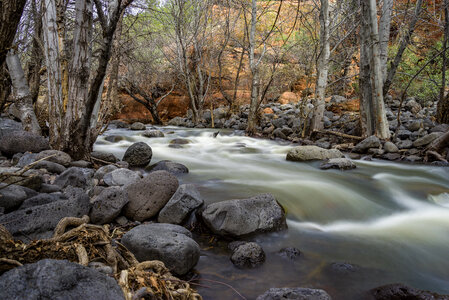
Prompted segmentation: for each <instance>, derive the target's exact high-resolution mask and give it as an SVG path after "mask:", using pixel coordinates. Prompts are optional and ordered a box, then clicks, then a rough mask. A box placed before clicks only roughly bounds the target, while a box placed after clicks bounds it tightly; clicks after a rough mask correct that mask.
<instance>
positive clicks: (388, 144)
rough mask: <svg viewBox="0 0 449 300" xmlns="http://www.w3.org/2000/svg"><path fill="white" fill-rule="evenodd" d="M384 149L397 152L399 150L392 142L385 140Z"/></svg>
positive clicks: (387, 151) (388, 151)
mask: <svg viewBox="0 0 449 300" xmlns="http://www.w3.org/2000/svg"><path fill="white" fill-rule="evenodd" d="M384 150H385V152H386V153H397V152H399V148H398V146H396V145H395V144H394V143H392V142H385V144H384Z"/></svg>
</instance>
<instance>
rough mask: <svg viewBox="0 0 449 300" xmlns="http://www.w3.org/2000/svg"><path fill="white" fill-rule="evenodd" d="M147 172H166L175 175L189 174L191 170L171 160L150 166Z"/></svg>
mask: <svg viewBox="0 0 449 300" xmlns="http://www.w3.org/2000/svg"><path fill="white" fill-rule="evenodd" d="M147 170H148V171H150V172H154V171H159V170H164V171H167V172H169V173H171V174H174V175H177V174H185V173H189V169H188V168H187V167H186V166H184V165H183V164H180V163H176V162H173V161H170V160H161V161H159V162H157V163H155V164H154V165H151V166H149V167H148V168H147Z"/></svg>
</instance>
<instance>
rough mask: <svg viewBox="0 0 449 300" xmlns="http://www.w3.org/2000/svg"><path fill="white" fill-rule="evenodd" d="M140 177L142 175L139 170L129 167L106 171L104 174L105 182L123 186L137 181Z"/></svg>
mask: <svg viewBox="0 0 449 300" xmlns="http://www.w3.org/2000/svg"><path fill="white" fill-rule="evenodd" d="M139 179H140V175H139V174H138V173H137V172H134V171H131V170H129V169H123V168H121V169H117V170H114V171H112V172H109V173H106V174H105V175H104V176H103V180H104V183H106V184H107V185H109V186H115V185H118V186H123V185H128V184H131V183H134V182H136V181H137V180H139Z"/></svg>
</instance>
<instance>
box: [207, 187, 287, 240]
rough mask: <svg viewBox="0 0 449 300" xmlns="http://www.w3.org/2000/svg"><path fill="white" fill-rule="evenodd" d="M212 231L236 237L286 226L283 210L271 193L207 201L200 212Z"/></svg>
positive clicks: (280, 228)
mask: <svg viewBox="0 0 449 300" xmlns="http://www.w3.org/2000/svg"><path fill="white" fill-rule="evenodd" d="M202 217H203V220H204V222H205V223H206V225H207V226H208V227H209V228H210V229H211V230H212V231H213V232H215V233H216V234H219V235H230V236H235V237H240V236H244V235H249V234H254V233H259V232H268V231H278V230H283V229H286V228H287V223H286V221H285V212H284V209H283V208H282V207H281V206H280V205H279V204H278V203H277V201H276V199H275V198H274V197H273V195H271V194H260V195H257V196H255V197H252V198H248V199H234V200H227V201H222V202H218V203H213V204H210V205H208V206H207V207H206V209H205V210H204V211H203V212H202Z"/></svg>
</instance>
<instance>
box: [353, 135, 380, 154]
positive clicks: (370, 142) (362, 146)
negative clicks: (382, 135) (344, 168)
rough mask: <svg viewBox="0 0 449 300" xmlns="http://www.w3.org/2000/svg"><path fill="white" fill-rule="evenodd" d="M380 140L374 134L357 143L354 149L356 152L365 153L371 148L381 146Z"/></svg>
mask: <svg viewBox="0 0 449 300" xmlns="http://www.w3.org/2000/svg"><path fill="white" fill-rule="evenodd" d="M379 147H380V140H379V138H378V137H377V136H375V135H372V136H369V137H367V138H366V139H364V140H363V141H361V142H360V143H358V144H357V145H355V147H354V148H353V149H352V151H353V152H356V153H365V152H366V151H367V150H368V149H370V148H379Z"/></svg>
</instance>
